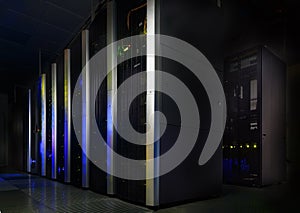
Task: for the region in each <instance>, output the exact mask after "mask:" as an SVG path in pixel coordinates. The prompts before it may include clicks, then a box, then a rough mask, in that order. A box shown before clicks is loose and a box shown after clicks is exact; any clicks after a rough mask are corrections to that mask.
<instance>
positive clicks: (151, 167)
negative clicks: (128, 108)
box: [146, 0, 159, 206]
mask: <svg viewBox="0 0 300 213" xmlns="http://www.w3.org/2000/svg"><path fill="white" fill-rule="evenodd" d="M154 35H155V0H147V97H146V102H147V103H146V123H147V131H149V130H150V132H151V133H152V134H147V136H146V144H150V145H147V148H146V159H153V158H154V157H155V152H156V147H155V144H154V143H153V141H154V134H155V131H156V130H155V129H156V128H157V127H156V126H155V119H154V112H155V90H153V88H155V75H151V72H154V71H155V40H154V39H153V37H152V39H151V38H150V36H154ZM149 128H151V129H149ZM158 165H159V164H158V162H154V163H150V162H147V163H146V177H149V176H153V175H154V174H155V173H156V172H158ZM158 187H159V186H158V179H157V178H156V179H147V180H146V205H147V206H156V205H158V204H159V197H158V191H159V190H158Z"/></svg>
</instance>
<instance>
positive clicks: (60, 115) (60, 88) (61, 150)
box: [56, 54, 67, 182]
mask: <svg viewBox="0 0 300 213" xmlns="http://www.w3.org/2000/svg"><path fill="white" fill-rule="evenodd" d="M56 64H57V74H56V75H57V80H56V82H57V86H56V88H57V103H56V108H57V131H56V133H57V135H56V140H57V145H56V153H57V166H56V170H57V171H56V173H57V179H58V180H59V181H61V182H64V181H65V169H66V168H65V149H66V148H67V147H65V143H64V98H65V96H64V94H65V92H64V54H61V55H60V56H59V57H58V59H57V60H56Z"/></svg>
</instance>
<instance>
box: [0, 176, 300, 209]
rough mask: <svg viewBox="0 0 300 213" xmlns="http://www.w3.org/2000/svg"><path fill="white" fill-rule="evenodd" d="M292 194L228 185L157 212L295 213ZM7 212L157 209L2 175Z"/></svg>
mask: <svg viewBox="0 0 300 213" xmlns="http://www.w3.org/2000/svg"><path fill="white" fill-rule="evenodd" d="M291 192H292V191H291V190H290V187H289V185H288V184H280V185H275V186H270V187H264V188H248V187H238V186H229V185H224V187H223V195H222V196H221V197H218V198H215V199H210V200H204V201H197V202H194V203H189V204H185V205H180V206H176V207H171V208H165V209H161V210H159V211H157V212H158V213H171V212H172V213H173V212H179V213H189V212H192V213H193V212H283V211H285V212H291V211H292V210H294V209H296V207H297V206H296V204H297V202H299V201H300V199H299V195H298V196H295V195H294V194H292V193H291ZM6 212H22V213H23V212H24V213H27V212H116V213H118V212H130V213H131V212H132V213H135V212H139V213H143V212H153V210H150V209H147V208H145V207H141V206H136V205H133V204H129V203H126V202H123V201H121V200H119V199H116V198H111V197H107V196H103V195H100V194H96V193H94V192H92V191H89V190H83V189H80V188H76V187H74V186H71V185H65V184H62V183H59V182H56V181H51V180H48V179H45V178H41V177H38V176H32V175H28V174H22V173H1V174H0V213H6Z"/></svg>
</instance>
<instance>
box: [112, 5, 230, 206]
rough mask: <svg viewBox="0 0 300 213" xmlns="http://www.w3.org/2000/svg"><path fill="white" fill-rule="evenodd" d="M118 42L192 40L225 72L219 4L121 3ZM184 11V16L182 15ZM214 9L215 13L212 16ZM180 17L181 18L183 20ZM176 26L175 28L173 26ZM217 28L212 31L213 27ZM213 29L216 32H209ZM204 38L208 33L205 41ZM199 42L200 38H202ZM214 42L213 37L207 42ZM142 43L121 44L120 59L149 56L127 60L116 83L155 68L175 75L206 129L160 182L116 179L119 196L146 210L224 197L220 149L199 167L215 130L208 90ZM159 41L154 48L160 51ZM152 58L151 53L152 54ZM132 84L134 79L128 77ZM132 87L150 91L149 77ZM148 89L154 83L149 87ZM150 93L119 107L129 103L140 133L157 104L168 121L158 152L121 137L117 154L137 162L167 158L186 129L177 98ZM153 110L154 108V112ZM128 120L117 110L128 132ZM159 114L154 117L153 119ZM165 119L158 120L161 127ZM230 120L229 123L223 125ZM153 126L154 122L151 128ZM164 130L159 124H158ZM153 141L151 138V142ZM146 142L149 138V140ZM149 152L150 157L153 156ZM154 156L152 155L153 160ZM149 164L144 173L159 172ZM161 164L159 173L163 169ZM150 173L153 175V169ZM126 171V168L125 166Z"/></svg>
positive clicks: (122, 102) (124, 102)
mask: <svg viewBox="0 0 300 213" xmlns="http://www.w3.org/2000/svg"><path fill="white" fill-rule="evenodd" d="M116 3H117V12H116V14H117V26H118V28H117V39H118V40H119V39H122V38H125V37H128V36H133V35H139V34H147V35H154V34H158V33H161V34H164V35H169V36H173V37H176V38H180V39H182V40H184V41H187V42H189V43H190V44H192V45H194V46H195V47H196V48H198V49H199V50H200V51H201V52H202V53H204V54H205V55H206V56H207V58H208V59H209V61H210V62H211V63H212V64H213V66H214V68H215V69H216V70H217V71H218V72H219V73H222V71H223V65H222V64H223V54H222V45H221V44H222V37H220V36H218V35H222V33H223V30H222V9H221V8H219V7H218V6H217V4H216V3H215V1H205V2H203V3H202V2H201V3H199V1H192V2H189V4H186V3H185V2H182V1H152V0H148V1H135V2H128V1H117V2H116ZM179 8H180V12H179V11H178V10H179ZM201 11H203V14H206V15H203V17H202V18H201V19H200V18H198V19H197V26H198V25H199V26H203V28H202V27H196V26H193V25H191V24H190V23H193V22H194V20H193V19H194V17H197V16H198V15H199V14H201ZM207 11H209V12H210V13H208V12H207ZM178 14H181V15H180V16H179V15H178ZM208 19H210V20H214V24H209V25H210V26H208V24H207V23H206V21H205V20H208ZM172 23H176V25H174V24H172ZM212 26H213V27H212ZM207 27H210V29H211V31H207V30H205V29H206V28H207ZM202 34H205V35H204V36H203V37H202ZM199 38H200V39H199ZM208 38H209V39H208ZM135 42H137V43H139V44H141V45H140V46H141V49H136V47H135V46H134V45H133V44H131V43H129V44H122V45H121V46H119V47H118V52H117V54H118V58H119V59H120V58H121V57H124V56H128V54H129V56H130V54H131V53H132V52H142V53H144V54H145V55H144V56H140V57H134V58H132V57H131V59H130V60H127V61H125V62H123V63H121V64H119V65H118V67H117V69H118V70H117V83H118V87H119V86H120V85H121V84H122V83H123V81H125V80H128V79H129V78H130V77H131V76H132V75H134V74H136V73H139V72H143V71H146V70H147V69H148V68H150V67H155V68H156V69H158V70H163V71H164V72H168V73H170V74H172V75H174V76H176V77H177V78H178V79H180V81H182V82H184V83H185V84H186V85H188V87H189V90H190V91H191V92H192V94H193V95H194V97H195V99H196V102H197V105H198V107H199V111H200V114H201V116H200V118H201V121H200V123H201V128H200V133H199V135H198V139H197V142H196V145H195V147H194V149H193V150H192V152H191V153H190V155H189V156H188V157H187V158H186V159H185V160H184V161H183V162H182V163H181V164H180V165H179V166H178V167H176V168H175V169H174V170H172V171H171V172H169V173H168V174H165V175H162V176H160V177H158V178H155V179H147V180H125V179H121V178H116V195H117V196H118V197H120V198H122V199H125V200H129V201H132V202H136V203H141V204H143V205H147V206H159V205H167V204H170V203H176V202H183V201H186V200H191V199H203V198H207V197H210V196H215V195H218V194H220V193H221V189H222V153H221V147H218V149H217V151H216V152H215V154H214V155H213V157H212V158H211V159H210V160H209V161H208V162H207V164H205V165H203V166H201V165H199V164H198V160H199V156H200V153H201V150H202V149H203V147H204V145H205V142H206V138H207V136H208V134H209V131H210V124H211V115H210V112H211V109H210V103H209V99H208V96H207V94H206V91H205V88H204V87H203V86H202V85H201V83H200V82H199V81H198V80H197V79H195V76H194V75H193V74H192V73H191V72H190V71H189V70H188V69H187V68H186V67H184V66H183V65H181V64H180V63H177V62H175V61H172V60H169V59H166V58H162V57H161V58H156V60H154V61H153V59H150V58H148V57H147V54H148V53H149V52H147V51H149V49H151V48H148V47H149V45H153V44H149V43H147V41H146V39H144V40H143V39H141V40H140V41H135ZM160 45H161V44H160V43H159V42H158V43H157V45H156V46H155V48H157V49H158V51H159V49H160ZM149 54H150V53H149ZM199 72H201V70H200V68H199ZM129 81H132V80H130V79H129ZM131 83H132V85H138V87H139V88H142V89H145V90H146V88H147V84H149V83H150V84H151V82H150V81H148V79H147V75H145V76H144V78H141V79H138V80H137V81H136V82H134V81H132V82H131ZM152 83H154V84H155V87H156V88H158V87H159V88H163V87H164V81H163V79H157V78H156V79H155V82H152ZM148 86H149V85H148ZM148 95H149V93H148V94H146V93H144V94H141V95H139V96H138V97H136V98H135V100H134V101H133V102H132V103H128V100H127V96H126V94H123V95H122V97H120V98H118V105H119V106H121V107H120V108H125V109H126V108H127V107H128V104H131V105H130V111H129V119H130V122H131V124H132V126H133V127H134V129H135V130H137V131H138V132H141V133H145V132H146V124H148V123H149V121H150V120H151V118H150V117H149V116H151V113H149V112H150V111H149V109H150V108H151V105H152V104H154V108H155V111H161V112H162V113H163V114H164V115H165V116H166V118H167V126H166V131H165V133H164V134H163V136H162V137H161V138H160V140H159V141H156V142H155V144H154V145H153V150H154V151H150V150H149V147H148V148H147V146H141V145H136V144H132V143H130V142H129V141H126V140H124V139H123V138H122V137H120V136H119V135H118V136H117V140H116V141H117V142H116V143H117V144H116V151H117V152H118V153H119V154H121V155H123V156H126V157H128V158H131V159H136V160H146V159H151V158H153V157H155V156H157V155H163V154H164V153H166V152H167V151H168V150H169V149H170V148H172V146H173V145H174V144H175V143H176V139H177V137H178V135H179V132H180V129H181V128H186V127H183V126H181V119H180V113H179V110H178V107H177V106H176V103H175V102H174V100H172V98H170V97H169V96H167V95H165V94H163V93H160V92H156V93H155V96H154V99H153V100H152V99H151V97H149V96H148ZM149 107H150V108H149ZM124 116H128V115H127V114H126V113H124V112H122V111H118V115H117V125H118V128H123V127H122V126H123V125H122V121H123V119H124ZM153 116H154V115H153ZM161 122H164V121H160V120H159V121H157V122H156V123H155V125H156V124H159V123H161ZM224 122H225V121H224ZM148 125H152V124H148ZM155 128H156V130H157V131H159V128H160V127H159V126H155ZM150 139H151V138H150ZM144 140H145V141H147V140H149V138H147V136H145V138H144ZM149 153H150V154H149ZM150 155H152V156H150ZM148 166H149V165H147V164H146V165H145V174H146V173H147V172H154V171H152V170H151V166H150V167H148ZM159 167H160V165H159V162H158V164H156V166H155V168H153V169H154V170H159ZM149 169H150V170H151V171H150V170H149ZM124 171H126V168H124Z"/></svg>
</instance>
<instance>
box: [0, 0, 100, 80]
mask: <svg viewBox="0 0 300 213" xmlns="http://www.w3.org/2000/svg"><path fill="white" fill-rule="evenodd" d="M96 2H97V1H96V0H94V1H93V0H0V72H1V73H6V74H4V75H6V79H7V78H9V75H8V73H14V74H16V75H19V76H23V73H26V76H29V77H30V75H34V74H36V73H38V67H39V66H38V64H39V50H41V56H42V60H43V61H47V60H50V59H53V58H55V56H56V55H57V54H58V53H60V52H61V51H62V49H63V48H64V47H65V46H66V45H67V43H68V42H69V41H70V40H71V39H72V38H73V37H74V36H75V35H76V33H77V32H78V31H79V29H80V28H81V26H82V25H83V24H84V22H85V21H86V20H87V18H88V17H89V16H90V13H91V10H92V8H93V7H94V5H95V4H96ZM2 76H3V74H2ZM10 76H11V75H10ZM3 77H4V78H5V76H3ZM3 77H2V78H3ZM15 77H16V76H13V78H15Z"/></svg>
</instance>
